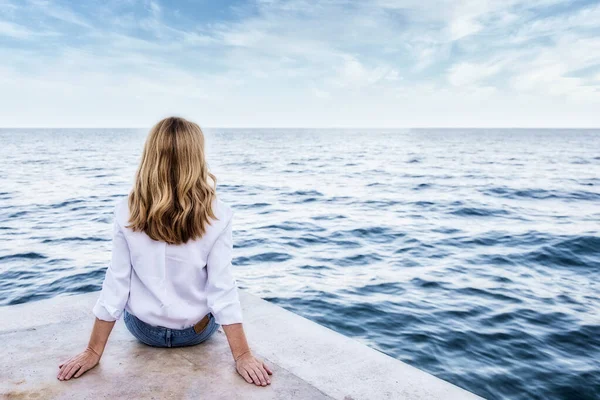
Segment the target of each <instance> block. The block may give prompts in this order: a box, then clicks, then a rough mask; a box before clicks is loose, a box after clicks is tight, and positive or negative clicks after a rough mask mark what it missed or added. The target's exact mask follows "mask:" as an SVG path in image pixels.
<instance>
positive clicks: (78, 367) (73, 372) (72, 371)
mask: <svg viewBox="0 0 600 400" xmlns="http://www.w3.org/2000/svg"><path fill="white" fill-rule="evenodd" d="M80 369H81V364H75V366H74V367H73V368H71V370H70V371H69V373H68V374H67V380H68V379H71V378H72V377H73V375H75V372H77V371H79V370H80Z"/></svg>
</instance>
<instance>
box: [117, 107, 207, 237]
mask: <svg viewBox="0 0 600 400" xmlns="http://www.w3.org/2000/svg"><path fill="white" fill-rule="evenodd" d="M209 180H210V181H212V182H209ZM216 184H217V179H216V177H215V176H214V175H213V174H212V173H211V172H210V171H209V170H208V165H207V163H206V159H205V157H204V134H203V133H202V130H201V129H200V127H199V126H198V125H197V124H195V123H194V122H190V121H187V120H185V119H183V118H178V117H170V118H165V119H163V120H162V121H159V122H158V123H157V124H156V125H154V127H153V128H152V129H151V130H150V133H149V134H148V138H147V139H146V144H145V145H144V151H143V154H142V159H141V162H140V165H139V167H138V170H137V173H136V176H135V183H134V186H133V189H132V191H131V193H130V194H129V213H130V217H129V223H130V225H128V226H127V227H128V228H131V229H132V230H133V231H143V232H145V233H146V234H147V235H148V236H149V237H150V238H152V239H154V240H159V241H164V242H167V243H169V244H181V243H186V242H187V241H188V240H194V239H196V238H199V237H201V236H202V235H203V234H204V232H205V230H206V224H209V225H210V223H211V222H210V218H214V219H217V218H216V216H215V214H214V212H213V207H212V206H213V199H214V198H215V196H216Z"/></svg>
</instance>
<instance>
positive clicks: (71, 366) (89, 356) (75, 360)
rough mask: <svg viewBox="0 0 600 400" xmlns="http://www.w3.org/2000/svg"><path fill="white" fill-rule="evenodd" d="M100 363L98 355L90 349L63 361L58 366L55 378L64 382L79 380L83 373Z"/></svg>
mask: <svg viewBox="0 0 600 400" xmlns="http://www.w3.org/2000/svg"><path fill="white" fill-rule="evenodd" d="M99 362H100V355H99V354H98V353H96V352H95V351H94V350H92V349H91V348H90V347H88V348H86V349H85V350H84V351H82V352H81V353H79V354H77V355H76V356H74V357H71V358H69V359H68V360H66V361H63V362H62V363H60V365H59V366H58V367H59V368H60V370H59V371H58V375H57V376H56V377H57V378H58V379H59V380H61V381H65V380H69V379H71V378H73V377H75V378H79V377H80V376H81V375H83V374H84V373H85V372H87V371H89V370H90V369H92V368H94V367H95V366H96V365H98V363H99Z"/></svg>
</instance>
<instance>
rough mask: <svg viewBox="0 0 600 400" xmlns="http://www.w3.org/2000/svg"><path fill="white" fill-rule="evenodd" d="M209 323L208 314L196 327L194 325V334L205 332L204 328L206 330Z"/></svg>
mask: <svg viewBox="0 0 600 400" xmlns="http://www.w3.org/2000/svg"><path fill="white" fill-rule="evenodd" d="M209 321H210V318H209V314H206V315H205V316H204V318H202V319H201V320H200V321H198V322H197V323H196V325H194V332H196V333H200V332H202V331H203V330H204V328H206V326H207V325H208V322H209Z"/></svg>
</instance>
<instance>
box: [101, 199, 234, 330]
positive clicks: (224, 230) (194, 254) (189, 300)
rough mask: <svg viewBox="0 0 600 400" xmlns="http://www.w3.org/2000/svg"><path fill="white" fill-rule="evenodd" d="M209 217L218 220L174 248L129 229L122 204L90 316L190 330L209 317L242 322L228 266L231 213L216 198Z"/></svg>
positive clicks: (121, 203)
mask: <svg viewBox="0 0 600 400" xmlns="http://www.w3.org/2000/svg"><path fill="white" fill-rule="evenodd" d="M213 212H214V213H215V216H216V217H217V219H216V220H212V221H211V224H207V226H206V231H205V233H204V235H203V236H202V237H201V238H198V239H195V240H189V241H188V242H187V243H182V244H178V245H175V244H168V243H166V242H164V241H158V240H153V239H151V238H150V237H149V236H148V235H147V234H146V233H145V232H143V231H137V232H136V231H133V230H132V229H130V228H127V224H128V221H129V216H130V213H129V208H128V201H127V198H124V199H122V200H120V201H119V202H118V203H117V205H116V207H115V211H114V224H113V254H112V262H111V265H110V267H109V268H108V270H107V273H106V277H105V280H104V283H103V290H102V293H101V295H100V298H99V299H98V301H97V303H96V305H95V306H94V314H95V315H96V316H97V317H98V318H100V319H104V320H114V319H118V318H120V316H121V311H120V310H123V309H125V310H127V311H128V312H129V313H131V314H133V315H135V316H137V317H138V318H139V319H141V320H142V321H144V322H146V323H148V324H151V325H155V326H164V327H167V328H174V329H184V328H187V327H190V326H192V325H194V323H196V322H197V321H198V320H199V319H200V318H202V317H203V316H204V315H206V314H207V313H208V312H212V313H213V315H214V316H215V319H216V321H217V323H220V324H230V323H237V322H242V313H241V307H240V303H239V297H238V293H237V282H236V280H235V278H234V276H233V272H232V265H231V259H232V250H233V244H232V222H233V214H234V213H233V210H232V209H231V207H229V206H228V205H227V204H225V203H224V202H223V201H222V200H220V198H219V197H217V196H215V198H214V200H213ZM209 272H210V274H209Z"/></svg>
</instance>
